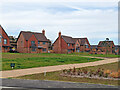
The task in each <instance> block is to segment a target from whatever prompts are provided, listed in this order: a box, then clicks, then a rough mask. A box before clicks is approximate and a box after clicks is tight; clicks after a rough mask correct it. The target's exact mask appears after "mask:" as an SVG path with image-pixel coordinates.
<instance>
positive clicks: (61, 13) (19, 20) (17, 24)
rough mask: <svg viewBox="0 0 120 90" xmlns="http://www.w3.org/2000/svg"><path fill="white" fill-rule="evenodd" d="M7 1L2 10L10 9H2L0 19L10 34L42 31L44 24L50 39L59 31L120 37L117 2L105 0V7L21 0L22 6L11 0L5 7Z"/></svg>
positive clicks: (93, 35)
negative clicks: (32, 2)
mask: <svg viewBox="0 0 120 90" xmlns="http://www.w3.org/2000/svg"><path fill="white" fill-rule="evenodd" d="M16 1H17V0H16ZM24 1H25V2H26V1H27V0H24ZM30 1H32V0H30ZM8 2H9V0H8ZM8 2H4V3H3V5H2V10H4V9H5V10H7V9H9V11H8V12H7V11H2V13H1V16H2V18H0V19H1V21H2V22H1V24H2V25H3V27H5V29H6V30H7V32H8V33H9V34H10V35H18V33H19V32H20V31H21V30H31V31H41V30H42V29H43V28H44V29H45V30H46V34H47V36H48V37H49V38H50V39H51V40H55V39H56V37H57V36H58V32H59V31H62V34H65V35H70V36H73V37H88V38H89V39H93V38H95V39H96V41H98V40H99V39H102V38H106V37H110V38H111V39H112V38H115V39H117V36H116V33H117V30H118V28H117V27H118V25H117V19H118V18H117V15H118V13H117V10H116V9H114V7H117V6H116V5H117V3H110V4H109V5H108V4H107V3H103V7H106V8H107V9H104V8H102V4H100V6H96V4H94V8H92V9H86V8H87V7H90V4H89V3H86V5H83V4H81V3H74V4H72V3H56V2H55V3H46V4H45V3H43V4H42V3H40V4H38V3H37V4H38V6H37V7H36V3H34V4H33V5H31V4H30V3H29V4H30V5H29V4H27V3H24V4H20V5H21V7H18V6H15V5H14V4H12V3H11V5H10V4H8V7H6V6H7V4H6V5H5V3H8ZM34 2H35V1H34ZM14 3H15V2H14ZM44 4H45V5H44ZM97 4H98V3H97ZM4 5H5V7H4ZM17 5H19V3H17ZM23 5H26V7H24V6H23ZM78 5H80V6H78ZM81 5H82V6H81ZM98 5H99V4H98ZM105 5H106V6H105ZM35 7H36V8H35ZM91 7H92V6H91ZM95 7H97V8H95ZM98 7H99V8H98ZM114 32H116V33H114ZM94 33H95V34H94ZM105 33H107V34H105ZM113 33H114V34H113ZM96 41H95V42H96ZM91 43H92V42H91Z"/></svg>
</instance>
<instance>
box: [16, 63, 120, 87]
mask: <svg viewBox="0 0 120 90" xmlns="http://www.w3.org/2000/svg"><path fill="white" fill-rule="evenodd" d="M85 68H87V69H92V70H97V69H98V68H104V69H106V70H107V69H109V70H114V71H117V70H118V63H117V62H116V63H111V64H104V65H99V66H94V67H85ZM61 72H62V71H57V72H48V73H46V76H44V74H43V73H41V74H32V75H25V76H21V77H16V78H17V79H32V80H56V81H70V82H80V83H95V84H106V85H116V86H118V85H120V83H118V82H120V80H103V79H101V80H99V79H90V78H75V77H62V76H60V73H61Z"/></svg>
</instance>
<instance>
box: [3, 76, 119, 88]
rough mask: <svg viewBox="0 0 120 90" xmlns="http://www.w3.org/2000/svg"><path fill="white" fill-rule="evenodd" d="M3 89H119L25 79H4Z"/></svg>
mask: <svg viewBox="0 0 120 90" xmlns="http://www.w3.org/2000/svg"><path fill="white" fill-rule="evenodd" d="M2 87H3V88H5V87H7V88H13V89H14V88H18V89H23V90H24V89H29V90H30V89H31V90H37V89H39V90H40V89H44V88H116V89H117V88H118V87H117V86H110V85H102V84H88V83H75V82H64V81H48V80H24V79H5V78H4V79H2Z"/></svg>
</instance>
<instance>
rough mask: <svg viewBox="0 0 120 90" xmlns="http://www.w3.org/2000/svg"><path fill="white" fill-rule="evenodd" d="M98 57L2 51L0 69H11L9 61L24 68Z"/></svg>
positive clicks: (84, 60) (78, 61)
mask: <svg viewBox="0 0 120 90" xmlns="http://www.w3.org/2000/svg"><path fill="white" fill-rule="evenodd" d="M98 60H103V59H98V58H87V57H80V56H78V55H70V54H49V53H46V54H45V53H44V54H28V53H27V54H21V53H3V54H2V70H12V68H11V67H10V63H15V67H14V69H25V68H33V67H43V66H53V65H64V64H75V63H85V62H94V61H98Z"/></svg>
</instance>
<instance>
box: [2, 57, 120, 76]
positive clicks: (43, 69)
mask: <svg viewBox="0 0 120 90" xmlns="http://www.w3.org/2000/svg"><path fill="white" fill-rule="evenodd" d="M118 61H119V60H118V58H104V60H100V61H95V62H88V63H80V64H67V65H57V66H47V67H37V68H29V69H18V70H9V71H0V73H1V72H2V77H1V78H8V77H18V76H24V75H29V74H37V73H44V72H53V71H59V70H63V69H69V68H73V67H76V68H81V67H88V66H97V65H102V64H108V63H114V62H118Z"/></svg>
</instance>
